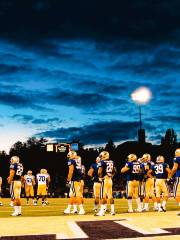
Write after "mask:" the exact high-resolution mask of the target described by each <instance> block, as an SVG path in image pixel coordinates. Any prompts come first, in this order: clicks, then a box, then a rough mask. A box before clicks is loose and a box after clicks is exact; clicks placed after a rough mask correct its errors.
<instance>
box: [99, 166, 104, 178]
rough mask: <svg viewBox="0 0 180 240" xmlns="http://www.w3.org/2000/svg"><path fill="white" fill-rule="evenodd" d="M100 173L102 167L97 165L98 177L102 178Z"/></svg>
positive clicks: (101, 172)
mask: <svg viewBox="0 0 180 240" xmlns="http://www.w3.org/2000/svg"><path fill="white" fill-rule="evenodd" d="M102 174H103V168H102V167H99V168H98V177H99V178H102Z"/></svg>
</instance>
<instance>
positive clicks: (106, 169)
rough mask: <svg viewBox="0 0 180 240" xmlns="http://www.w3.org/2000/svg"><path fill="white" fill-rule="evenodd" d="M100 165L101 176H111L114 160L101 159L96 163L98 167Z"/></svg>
mask: <svg viewBox="0 0 180 240" xmlns="http://www.w3.org/2000/svg"><path fill="white" fill-rule="evenodd" d="M99 167H102V177H105V176H106V175H107V176H109V177H113V174H114V162H113V161H112V160H105V161H103V160H101V161H100V162H99V163H98V168H99Z"/></svg>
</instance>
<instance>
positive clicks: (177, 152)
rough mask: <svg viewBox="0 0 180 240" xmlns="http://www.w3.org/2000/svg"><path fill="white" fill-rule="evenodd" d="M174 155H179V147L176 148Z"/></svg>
mask: <svg viewBox="0 0 180 240" xmlns="http://www.w3.org/2000/svg"><path fill="white" fill-rule="evenodd" d="M175 157H180V148H177V149H176V151H175Z"/></svg>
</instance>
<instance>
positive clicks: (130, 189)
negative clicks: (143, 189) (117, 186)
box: [121, 154, 142, 213]
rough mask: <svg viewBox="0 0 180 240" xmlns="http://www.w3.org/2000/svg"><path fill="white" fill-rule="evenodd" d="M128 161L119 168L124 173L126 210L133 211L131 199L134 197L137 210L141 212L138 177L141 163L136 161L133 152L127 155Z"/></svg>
mask: <svg viewBox="0 0 180 240" xmlns="http://www.w3.org/2000/svg"><path fill="white" fill-rule="evenodd" d="M127 160H128V162H127V163H126V165H125V166H124V167H123V168H122V169H121V173H126V178H127V184H126V196H127V199H128V212H129V213H131V212H133V208H132V199H133V198H134V199H136V203H137V210H136V211H137V212H141V211H142V208H141V202H140V198H139V193H138V192H139V177H140V173H141V163H140V162H138V161H137V156H136V155H135V154H129V155H128V157H127Z"/></svg>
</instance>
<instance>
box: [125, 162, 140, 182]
mask: <svg viewBox="0 0 180 240" xmlns="http://www.w3.org/2000/svg"><path fill="white" fill-rule="evenodd" d="M126 167H128V168H129V170H128V171H127V181H133V180H137V181H139V180H141V172H142V164H141V163H139V162H138V161H134V162H128V163H126Z"/></svg>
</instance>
